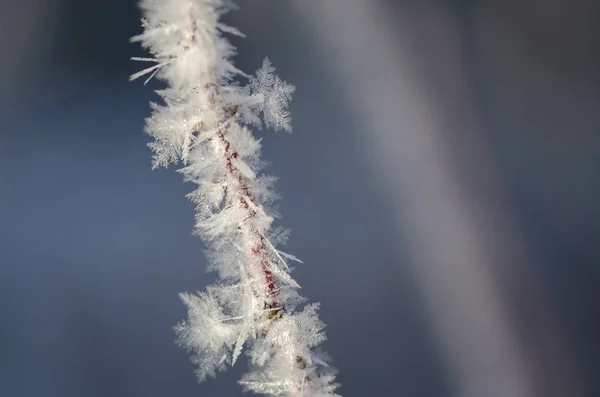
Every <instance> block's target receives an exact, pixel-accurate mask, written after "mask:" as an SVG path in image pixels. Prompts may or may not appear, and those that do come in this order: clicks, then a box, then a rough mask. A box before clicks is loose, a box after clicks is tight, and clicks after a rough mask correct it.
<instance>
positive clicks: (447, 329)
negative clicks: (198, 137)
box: [0, 0, 600, 397]
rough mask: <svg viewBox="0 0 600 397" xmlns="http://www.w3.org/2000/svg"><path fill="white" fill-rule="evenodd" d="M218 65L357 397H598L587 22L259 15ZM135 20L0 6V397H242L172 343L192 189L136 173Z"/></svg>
mask: <svg viewBox="0 0 600 397" xmlns="http://www.w3.org/2000/svg"><path fill="white" fill-rule="evenodd" d="M240 3H241V4H240V5H241V9H240V10H238V11H236V12H233V13H231V14H229V15H228V16H227V18H226V19H227V21H228V22H229V23H231V24H233V25H235V26H236V27H238V28H240V29H241V30H242V31H243V32H245V33H246V34H247V35H248V38H247V39H243V40H240V39H235V40H234V43H235V44H236V45H237V46H238V50H239V55H238V56H237V58H236V62H237V65H238V66H239V67H240V68H241V69H243V70H245V71H248V72H251V71H253V70H255V69H257V68H258V67H259V66H260V63H261V61H262V59H263V58H264V57H265V56H269V57H270V58H271V60H272V61H273V63H274V65H275V66H276V68H277V69H278V73H279V75H280V76H281V77H282V78H283V79H285V80H287V81H290V82H292V83H293V84H295V85H296V86H297V92H296V94H295V97H294V101H293V103H292V114H293V117H294V122H293V125H294V133H292V134H273V133H271V132H270V131H257V135H258V136H260V137H264V140H263V144H264V153H263V156H264V159H265V160H268V161H269V162H270V164H271V166H270V169H269V172H271V173H273V174H274V175H276V176H278V177H280V180H279V182H278V190H279V192H280V193H281V196H282V197H283V199H282V200H281V202H280V210H281V212H282V213H283V215H284V217H283V219H282V220H281V224H282V225H283V226H285V227H289V228H291V229H292V236H291V239H290V243H289V245H288V247H287V251H289V252H291V253H293V254H294V255H298V256H299V257H300V258H302V259H303V260H304V262H305V264H304V265H301V266H299V267H298V268H297V270H296V271H295V272H294V276H295V277H296V278H297V279H298V281H299V282H300V283H301V284H302V285H303V288H304V290H303V292H304V295H306V296H308V297H309V298H310V299H311V300H313V301H320V302H321V303H322V309H321V318H322V319H323V321H324V322H325V323H326V324H327V332H328V336H329V340H328V341H327V342H326V343H325V345H324V348H325V349H326V350H327V351H329V353H331V355H332V356H333V358H334V364H335V366H336V367H338V368H339V369H340V372H339V376H338V380H339V381H340V382H341V384H342V387H341V388H340V390H339V392H340V394H342V395H344V396H347V397H350V396H371V395H373V396H378V395H385V396H432V397H433V396H435V397H440V396H461V397H462V396H468V397H471V396H473V397H475V396H477V397H480V396H486V397H489V396H504V397H505V396H511V397H521V396H523V397H529V396H536V397H537V396H544V397H547V396H551V397H554V396H557V397H558V396H598V395H600V381H599V380H598V376H597V375H598V373H599V371H600V358H599V357H600V289H599V286H600V267H599V265H600V248H598V247H597V245H598V239H599V237H600V212H599V210H598V205H597V202H598V200H599V199H600V135H599V132H600V107H599V106H600V41H599V39H600V3H597V2H594V1H592V0H571V1H567V0H552V1H549V0H546V1H542V0H520V1H516V0H505V1H502V2H500V1H486V0H463V1H459V0H446V1H442V0H431V1H425V2H419V4H418V5H415V4H414V3H416V2H400V1H395V2H394V1H390V0H385V1H384V0H328V1H319V0H302V1H301V0H285V1H283V0H280V1H272V0H271V1H268V0H253V1H243V2H240ZM139 18H140V14H139V11H138V10H137V7H136V2H135V1H133V0H132V1H130V0H19V1H16V0H15V1H11V0H3V1H1V2H0V48H1V52H2V54H3V56H2V62H1V63H0V128H1V129H0V318H1V320H0V352H1V356H0V357H1V358H0V395H3V396H4V395H6V396H15V397H17V396H34V395H40V394H43V395H45V396H60V397H70V396H73V397H76V396H77V397H78V396H85V397H88V396H89V397H95V396H107V395H111V396H132V395H133V396H138V395H140V396H141V395H144V396H147V397H153V396H157V397H158V396H164V395H178V396H197V395H201V396H238V395H241V394H242V391H241V388H240V387H239V386H238V385H237V384H236V383H235V382H236V380H237V379H239V376H240V374H241V373H242V372H244V370H245V363H244V362H241V363H238V365H236V367H235V368H233V369H231V370H230V371H228V372H227V373H224V374H221V375H220V376H219V377H218V378H217V379H216V380H210V381H208V382H205V383H203V384H200V385H198V384H197V383H196V380H195V377H194V373H193V370H194V367H193V364H192V363H190V362H189V358H188V354H187V353H186V352H185V351H183V350H182V349H180V348H179V347H177V346H176V345H175V344H174V342H173V341H174V334H173V332H172V326H173V325H174V324H175V323H176V322H178V321H179V320H181V319H183V318H184V316H185V309H184V307H183V305H182V304H181V302H180V300H179V298H178V296H177V293H178V292H181V291H194V290H201V289H203V288H204V287H205V286H206V285H207V284H209V283H211V282H212V280H213V277H214V275H213V274H207V273H205V271H204V266H205V262H204V257H203V252H202V250H203V246H202V242H201V241H200V240H198V239H197V238H195V237H193V236H191V231H192V227H193V206H192V204H191V203H190V202H188V201H187V199H186V198H185V197H184V195H185V194H186V193H187V192H189V191H190V190H191V186H189V185H185V184H183V183H182V181H181V178H180V175H178V174H177V173H175V172H174V171H173V170H172V169H170V170H158V171H151V170H150V158H151V154H150V152H149V150H148V149H147V147H146V146H145V144H146V143H147V142H148V141H149V137H148V136H146V135H145V134H144V132H143V125H144V118H145V117H147V116H148V115H149V113H150V109H149V106H148V102H149V101H150V100H155V99H156V98H157V97H156V96H155V94H154V93H153V91H152V89H153V88H157V87H158V86H159V85H157V84H156V83H154V85H150V86H149V87H148V86H146V87H143V86H142V84H141V82H139V81H135V82H132V83H129V82H128V81H127V79H128V76H129V75H130V74H132V73H134V72H136V71H137V70H138V69H139V67H140V65H139V64H136V63H134V62H132V61H130V60H129V57H131V56H143V52H142V50H141V49H140V48H139V46H138V45H135V44H129V42H128V38H129V37H131V36H133V35H135V34H137V33H139V32H140V31H141V28H140V23H139Z"/></svg>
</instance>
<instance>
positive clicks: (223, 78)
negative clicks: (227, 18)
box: [131, 0, 337, 397]
mask: <svg viewBox="0 0 600 397" xmlns="http://www.w3.org/2000/svg"><path fill="white" fill-rule="evenodd" d="M232 7H233V5H232V2H231V1H228V0H142V1H141V2H140V8H141V9H142V12H143V14H144V18H143V20H142V26H143V28H144V32H143V33H142V34H140V35H139V36H135V37H133V38H132V41H138V42H141V43H142V46H143V47H144V48H146V49H147V50H148V51H149V52H150V54H151V55H152V57H149V58H140V57H135V58H132V59H134V60H136V61H141V62H150V63H153V64H154V65H152V66H150V67H148V68H146V69H144V70H142V71H140V72H138V73H135V74H133V75H132V76H131V79H132V80H133V79H137V78H139V77H142V76H147V79H146V82H148V81H149V80H151V79H152V78H153V77H156V78H157V79H159V80H162V81H165V82H166V85H167V87H166V88H164V89H162V90H158V91H157V93H158V94H159V95H160V97H161V98H162V101H163V104H156V103H152V104H151V107H152V110H153V111H152V115H151V116H150V117H149V118H148V119H147V120H146V131H147V132H148V133H149V134H150V135H151V136H152V137H153V138H154V140H153V141H152V142H151V143H150V144H149V146H150V147H151V149H152V150H153V152H154V157H153V168H156V167H160V166H167V165H169V164H171V163H183V168H181V169H180V170H179V172H180V173H182V174H183V175H184V179H185V180H186V181H188V182H192V183H194V184H195V185H196V188H195V190H194V191H193V192H192V193H190V194H189V195H188V197H189V198H190V199H191V200H192V201H193V202H194V203H195V204H196V225H195V233H196V234H197V235H199V236H200V237H201V238H202V239H203V240H204V241H205V243H206V245H207V248H208V249H207V256H208V259H209V263H210V268H211V269H212V270H215V271H217V272H218V276H219V279H218V282H217V283H215V284H213V285H211V286H209V287H208V288H207V290H206V291H205V292H200V293H197V294H188V293H183V294H181V298H182V299H183V301H184V303H185V304H186V305H187V307H188V318H187V320H185V321H182V322H181V323H179V324H178V325H177V326H176V327H175V331H176V333H177V336H178V341H179V343H180V344H181V345H182V346H184V347H185V348H187V349H188V350H190V351H191V352H192V353H193V361H194V362H195V363H197V364H198V369H197V371H196V372H197V375H198V379H199V380H200V381H202V380H204V379H205V378H206V377H209V376H215V375H216V372H217V371H219V370H224V369H225V368H226V366H227V365H233V364H234V363H235V362H236V360H237V358H238V356H239V355H240V354H241V352H242V348H243V347H244V346H245V347H246V353H247V355H248V356H249V363H250V367H251V368H250V372H248V373H247V374H246V375H244V377H243V378H242V380H241V381H240V383H241V384H242V385H243V386H244V388H245V389H246V390H249V391H253V392H255V393H259V394H263V395H268V396H297V397H300V396H302V397H319V396H336V394H335V389H336V387H337V384H336V383H335V377H334V374H333V371H332V369H331V368H330V367H329V366H328V364H327V362H326V356H325V355H324V354H323V353H320V352H318V351H316V350H315V347H316V346H317V345H319V344H320V343H321V342H322V341H324V340H325V334H324V324H323V323H322V322H321V321H320V320H319V319H318V316H317V310H318V304H310V305H306V306H305V307H303V308H302V307H301V304H302V303H303V302H304V298H302V297H301V296H300V295H299V294H298V292H297V290H298V289H299V288H300V286H299V285H298V284H297V283H296V282H295V281H294V280H293V279H292V278H291V277H290V275H289V271H290V269H289V266H288V264H287V263H286V260H287V259H289V260H296V261H299V260H298V259H297V258H296V257H294V256H293V255H290V254H286V253H284V252H282V251H280V250H279V249H278V248H277V246H278V245H280V244H283V243H284V242H285V240H286V236H287V233H286V231H282V230H280V229H278V228H273V227H272V223H273V220H274V216H273V213H272V211H271V212H270V210H269V208H272V205H273V202H274V200H275V199H276V195H275V193H274V190H273V183H274V180H275V179H274V178H273V177H270V176H268V175H264V174H261V173H260V171H261V162H260V159H259V155H260V143H259V142H258V141H257V140H256V139H255V138H254V137H253V136H252V133H251V132H250V130H249V128H248V127H249V126H255V127H261V125H262V124H263V123H264V124H265V125H266V126H267V127H269V128H272V129H275V130H277V129H283V130H288V131H291V119H290V116H289V113H288V102H289V101H290V99H291V95H292V93H293V92H294V87H293V86H292V85H290V84H288V83H286V82H284V81H282V80H281V79H280V78H279V77H277V76H276V75H275V73H274V72H275V69H274V68H273V67H272V66H271V63H270V62H269V60H268V59H265V61H264V62H263V65H262V67H261V68H260V69H259V70H258V71H257V72H256V75H255V76H249V75H247V74H245V73H243V72H242V71H240V70H238V69H237V68H236V67H235V66H234V65H233V64H232V63H231V58H232V57H233V55H234V54H235V48H234V47H233V46H232V45H231V44H230V43H229V41H228V40H227V39H226V38H225V37H224V36H223V34H233V35H239V36H243V35H242V34H241V33H240V32H239V31H238V30H237V29H235V28H233V27H230V26H227V25H224V24H222V23H220V22H219V18H220V16H221V15H222V14H224V13H225V12H227V11H229V10H230V9H231V8H232ZM240 81H245V82H246V84H245V85H244V84H241V83H240Z"/></svg>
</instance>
